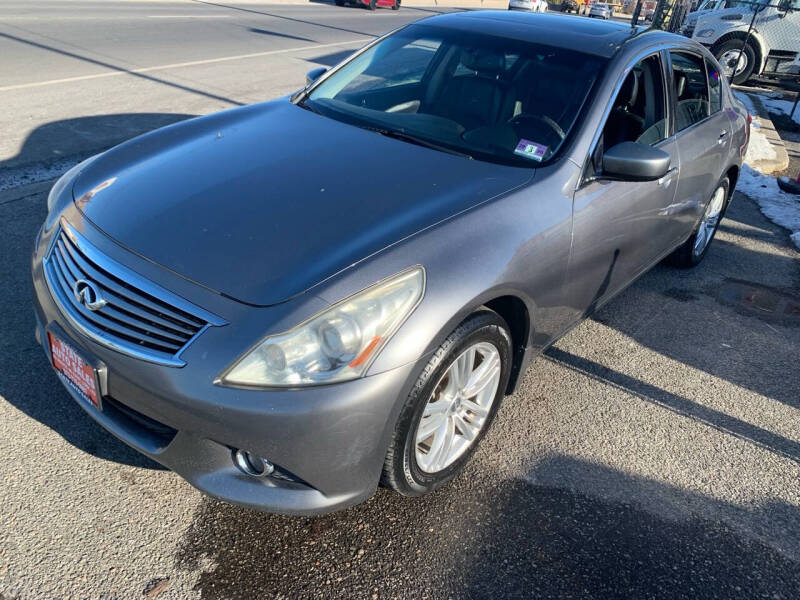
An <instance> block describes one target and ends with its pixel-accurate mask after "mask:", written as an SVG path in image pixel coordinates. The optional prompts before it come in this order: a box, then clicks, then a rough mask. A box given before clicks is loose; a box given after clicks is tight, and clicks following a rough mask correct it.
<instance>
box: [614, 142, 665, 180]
mask: <svg viewBox="0 0 800 600" xmlns="http://www.w3.org/2000/svg"><path fill="white" fill-rule="evenodd" d="M670 161H671V158H670V156H669V154H667V153H666V152H664V151H663V150H659V149H658V148H653V147H652V146H647V145H646V144H639V143H637V142H622V143H621V144H617V145H616V146H613V147H611V148H609V149H608V150H606V151H605V152H604V153H603V175H604V176H606V177H613V178H614V179H622V180H625V181H652V180H653V179H660V178H662V177H663V176H664V175H666V174H667V171H668V170H669V163H670Z"/></svg>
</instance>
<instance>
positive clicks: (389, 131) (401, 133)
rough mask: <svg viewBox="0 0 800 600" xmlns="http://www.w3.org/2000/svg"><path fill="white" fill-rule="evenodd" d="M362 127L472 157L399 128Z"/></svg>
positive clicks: (418, 144)
mask: <svg viewBox="0 0 800 600" xmlns="http://www.w3.org/2000/svg"><path fill="white" fill-rule="evenodd" d="M363 128H364V129H366V130H367V131H374V132H375V133H379V134H381V135H385V136H386V137H390V138H394V139H396V140H402V141H404V142H409V143H411V144H416V145H417V146H424V147H425V148H430V149H431V150H438V151H439V152H447V153H448V154H454V155H455V156H461V157H463V158H468V159H470V160H472V159H473V157H472V155H471V154H467V153H466V152H459V151H458V150H454V149H453V148H448V147H447V146H441V145H439V144H437V143H435V142H431V141H428V140H426V139H425V138H421V137H417V136H415V135H412V134H410V133H406V132H405V131H403V130H401V129H387V128H384V127H371V126H366V125H365V126H363Z"/></svg>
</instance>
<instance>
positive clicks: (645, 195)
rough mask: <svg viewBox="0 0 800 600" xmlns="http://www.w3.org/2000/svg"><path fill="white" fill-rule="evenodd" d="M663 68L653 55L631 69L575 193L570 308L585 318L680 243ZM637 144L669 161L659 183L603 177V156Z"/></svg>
mask: <svg viewBox="0 0 800 600" xmlns="http://www.w3.org/2000/svg"><path fill="white" fill-rule="evenodd" d="M664 73H665V68H664V63H663V61H662V57H661V55H660V54H659V53H655V54H653V55H651V56H649V57H647V58H645V59H643V60H641V61H639V62H637V63H636V64H635V65H633V67H632V68H631V69H630V72H629V73H628V74H627V76H626V78H625V80H624V82H623V84H622V86H621V88H620V90H619V92H618V95H617V98H616V99H615V100H614V102H613V104H612V107H611V111H610V113H609V115H608V117H607V119H606V122H605V124H604V126H603V130H602V134H601V136H600V138H599V139H598V143H597V146H596V148H595V150H594V151H593V152H592V156H593V157H595V158H594V159H593V163H594V164H593V165H590V167H589V172H588V173H587V176H586V183H584V184H583V185H582V186H581V187H580V189H578V190H577V191H576V193H575V197H574V205H573V206H574V209H573V211H574V212H573V214H574V216H573V242H572V254H571V257H570V270H569V274H570V289H571V298H572V302H573V308H575V309H576V310H577V311H578V312H579V313H584V314H588V313H590V312H592V311H593V310H594V308H595V307H596V306H597V305H598V304H599V303H601V302H602V301H603V300H604V299H606V298H608V297H609V296H611V295H613V294H614V293H615V292H617V291H619V290H620V289H621V288H623V287H624V286H625V285H627V284H628V283H629V282H630V281H631V280H632V279H634V278H635V277H636V276H638V275H639V274H640V273H642V271H644V270H645V269H647V268H648V267H650V266H651V265H652V264H653V263H654V262H655V261H657V260H658V259H659V258H660V257H661V256H663V254H664V253H665V252H666V251H667V250H669V249H670V248H671V247H672V246H671V244H672V241H673V240H674V239H675V238H676V237H677V233H676V227H675V224H674V222H673V202H674V197H675V190H676V188H677V184H678V172H679V170H680V168H681V165H682V162H681V160H680V157H679V153H678V146H677V144H676V143H675V140H674V139H672V138H669V137H668V136H669V127H668V120H667V95H666V89H665V88H666V85H665V82H666V80H665V77H664ZM622 142H639V143H642V144H647V145H651V146H654V147H657V148H660V149H661V150H664V151H665V152H667V153H668V154H669V155H670V156H671V157H672V162H671V164H670V171H669V173H667V175H666V176H664V177H663V178H661V179H660V180H657V181H643V182H637V181H614V180H609V179H605V178H604V177H603V174H602V167H601V165H602V154H603V151H604V149H607V148H611V147H612V146H615V145H617V144H619V143H622Z"/></svg>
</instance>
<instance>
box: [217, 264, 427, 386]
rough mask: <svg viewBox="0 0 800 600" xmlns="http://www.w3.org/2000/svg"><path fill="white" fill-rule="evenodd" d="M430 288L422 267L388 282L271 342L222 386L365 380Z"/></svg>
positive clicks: (241, 364)
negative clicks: (373, 362) (379, 354)
mask: <svg viewBox="0 0 800 600" xmlns="http://www.w3.org/2000/svg"><path fill="white" fill-rule="evenodd" d="M424 290H425V271H424V270H423V269H422V267H413V268H411V269H407V270H405V271H403V272H401V273H398V274H397V275H394V276H392V277H390V278H388V279H384V280H383V281H381V282H379V283H376V284H375V285H373V286H370V287H368V288H366V289H365V290H362V291H360V292H358V293H357V294H355V295H353V296H350V297H349V298H347V299H345V300H343V301H341V302H339V303H338V304H335V305H333V306H332V307H330V308H328V309H326V310H324V311H323V312H321V313H319V314H317V315H316V316H314V317H312V318H311V319H309V320H308V321H305V322H304V323H301V324H300V325H298V326H297V327H295V328H294V329H291V330H289V331H287V332H285V333H280V334H277V335H271V336H269V337H267V338H265V339H264V340H263V341H262V342H261V343H259V344H258V345H257V346H256V347H255V348H253V349H252V350H250V351H249V352H248V353H247V354H245V355H244V356H243V357H242V358H240V359H239V360H238V361H237V362H236V363H235V364H234V365H233V366H232V367H231V368H230V369H228V371H226V372H225V373H224V374H223V375H222V376H220V378H219V379H218V380H217V382H218V383H220V384H222V385H233V386H246V387H296V386H304V385H319V384H321V383H332V382H335V381H347V380H349V379H356V378H357V377H362V376H363V375H364V374H365V373H366V371H367V368H368V367H369V365H370V364H371V363H372V359H374V358H375V357H376V356H377V355H378V353H379V352H380V350H381V348H383V346H384V345H385V344H386V342H388V341H389V339H390V338H391V337H392V335H394V333H395V332H396V331H397V329H398V328H399V327H400V325H401V324H402V323H403V321H405V319H406V318H407V317H408V315H410V314H411V311H413V310H414V308H416V306H417V304H419V301H420V299H421V298H422V294H423V292H424Z"/></svg>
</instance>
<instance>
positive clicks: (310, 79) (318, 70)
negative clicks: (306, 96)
mask: <svg viewBox="0 0 800 600" xmlns="http://www.w3.org/2000/svg"><path fill="white" fill-rule="evenodd" d="M327 70H328V67H315V68H314V69H311V70H310V71H309V72H308V73H306V85H309V84H311V83H314V82H315V81H316V80H317V79H319V78H320V77H321V76H322V74H323V73H325V72H326V71H327Z"/></svg>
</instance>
